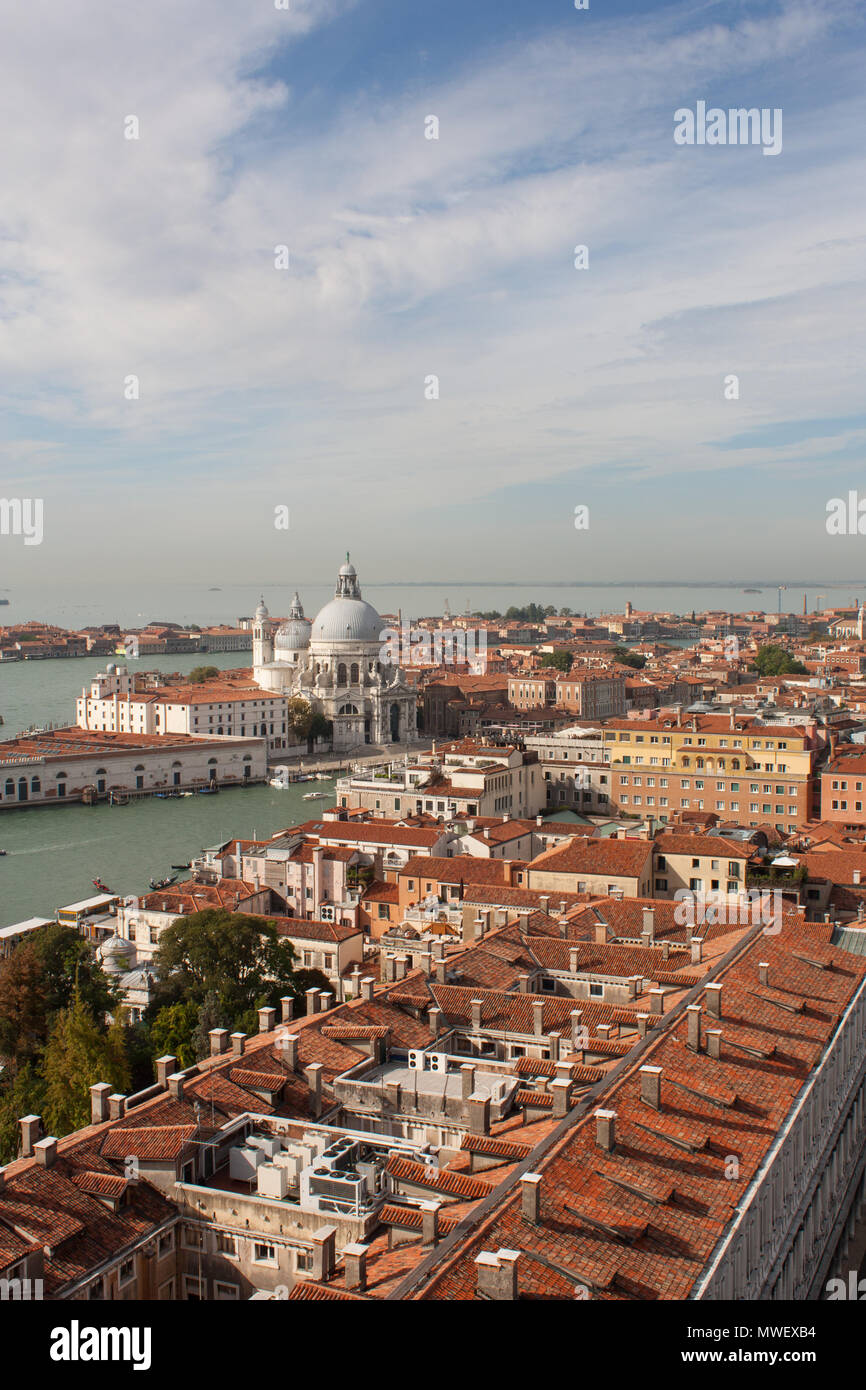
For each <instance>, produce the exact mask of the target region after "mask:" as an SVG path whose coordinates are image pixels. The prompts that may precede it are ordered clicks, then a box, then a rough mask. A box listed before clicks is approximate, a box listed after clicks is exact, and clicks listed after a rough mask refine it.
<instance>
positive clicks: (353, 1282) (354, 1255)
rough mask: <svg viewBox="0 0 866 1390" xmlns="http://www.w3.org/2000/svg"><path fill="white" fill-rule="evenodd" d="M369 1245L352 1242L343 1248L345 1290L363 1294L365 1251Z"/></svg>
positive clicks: (365, 1285)
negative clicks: (355, 1290)
mask: <svg viewBox="0 0 866 1390" xmlns="http://www.w3.org/2000/svg"><path fill="white" fill-rule="evenodd" d="M369 1248H370V1247H369V1245H361V1244H359V1243H355V1242H353V1243H352V1244H351V1245H346V1246H344V1247H343V1269H344V1270H345V1274H346V1288H347V1289H357V1290H358V1292H359V1293H363V1292H364V1290H365V1289H366V1287H367V1251H368V1250H369Z"/></svg>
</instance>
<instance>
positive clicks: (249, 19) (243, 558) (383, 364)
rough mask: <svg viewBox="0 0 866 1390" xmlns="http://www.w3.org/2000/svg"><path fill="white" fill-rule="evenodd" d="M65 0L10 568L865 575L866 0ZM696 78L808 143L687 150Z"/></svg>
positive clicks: (16, 307)
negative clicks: (30, 511)
mask: <svg viewBox="0 0 866 1390" xmlns="http://www.w3.org/2000/svg"><path fill="white" fill-rule="evenodd" d="M47 15H48V12H47V10H46V8H45V6H44V5H43V4H40V3H36V4H34V5H32V6H31V7H28V8H27V9H22V10H19V11H17V12H16V15H15V20H14V23H13V24H11V25H10V32H9V33H8V35H7V42H6V43H5V44H4V51H3V54H2V55H0V76H2V82H0V113H2V115H3V116H5V122H4V128H5V130H6V132H7V135H6V139H5V140H4V144H3V147H2V149H0V172H2V177H3V183H4V189H5V195H6V196H5V203H6V206H7V208H8V209H9V210H10V211H9V215H8V218H7V221H6V224H5V225H4V237H3V240H2V242H0V377H2V382H3V385H2V388H0V399H2V404H3V408H4V409H3V412H2V424H0V480H2V481H0V493H2V495H4V496H11V497H21V498H30V497H39V498H42V499H44V540H43V543H42V544H40V545H34V546H32V547H29V548H28V547H25V546H24V544H23V541H22V539H21V538H20V537H16V536H2V537H0V580H2V581H3V583H4V584H6V585H8V586H9V587H11V588H22V587H26V584H27V583H33V584H39V583H45V584H47V583H54V584H57V585H62V584H64V583H65V581H66V580H67V579H68V577H69V575H70V570H71V568H74V567H77V566H80V565H81V564H82V563H84V562H85V561H86V562H87V563H89V564H90V565H91V566H95V567H100V568H104V571H105V572H106V574H109V573H110V574H111V575H112V576H113V577H115V578H117V577H123V578H125V579H128V580H130V581H147V580H150V579H151V578H152V577H153V576H154V575H155V573H158V574H159V575H160V577H162V578H165V579H166V580H169V581H178V582H186V581H189V580H192V579H194V578H195V577H197V576H198V575H200V574H201V573H203V572H204V573H207V574H211V575H217V576H218V577H217V578H216V579H214V580H212V582H219V577H223V578H224V579H225V581H226V582H258V581H257V580H256V576H257V575H258V574H262V573H264V574H286V575H287V576H292V577H294V576H297V577H298V578H297V579H294V582H300V577H301V576H302V575H304V574H312V573H315V574H320V575H321V576H322V579H323V580H324V579H325V578H326V576H327V574H328V571H329V568H330V562H331V555H332V553H333V551H334V550H337V551H339V550H340V549H345V547H346V545H348V546H350V548H351V549H352V551H353V555H356V556H357V560H358V563H359V569H360V571H361V572H362V573H363V574H364V575H365V576H370V577H369V578H367V579H366V581H365V582H367V583H368V584H369V583H375V582H377V581H378V582H381V581H382V579H384V578H385V577H386V576H388V575H396V576H403V579H402V581H401V580H392V582H407V581H409V580H413V579H414V580H416V581H418V582H425V583H431V582H435V581H437V580H439V578H440V576H441V575H442V574H443V573H445V574H448V573H458V574H462V575H465V578H463V579H458V580H456V581H447V582H449V583H451V582H453V583H455V584H461V585H465V584H467V583H474V582H480V581H481V580H483V579H486V578H487V577H488V576H489V575H491V574H493V575H511V574H513V573H514V571H515V569H517V568H523V567H524V566H526V567H529V565H528V564H527V562H528V561H529V562H531V567H532V568H533V569H536V568H538V569H541V568H542V565H541V564H540V563H539V561H543V569H544V571H545V573H546V575H547V576H548V580H547V581H546V582H551V583H552V582H563V581H567V580H568V579H570V578H572V577H576V578H579V579H582V580H584V581H585V582H594V581H596V580H602V581H603V580H605V579H616V580H620V581H621V582H624V583H632V582H636V580H632V579H631V576H636V579H640V578H642V579H644V580H646V581H653V582H663V581H665V580H668V579H669V578H670V576H671V573H672V572H673V573H682V574H685V575H687V576H688V575H696V576H698V575H699V576H700V579H701V580H702V581H704V580H706V581H714V582H715V581H722V580H725V579H727V578H729V577H730V576H731V574H740V573H742V574H754V573H755V572H758V573H759V574H760V573H762V572H763V573H764V574H766V573H772V572H773V571H776V572H778V573H784V572H786V571H787V570H788V569H789V568H790V566H791V561H792V559H796V560H797V561H798V563H799V562H800V561H801V560H802V558H803V557H808V561H809V567H810V569H811V568H814V569H815V570H820V571H822V572H824V573H826V574H827V575H828V576H830V577H829V578H828V579H826V580H822V581H820V582H822V583H825V584H829V583H831V582H833V577H834V576H835V577H836V582H842V583H845V582H848V581H846V579H845V576H846V574H847V573H850V571H851V570H852V569H856V568H857V566H858V564H859V563H860V556H861V553H862V554H863V559H864V563H866V551H862V552H861V545H862V544H863V542H864V538H863V537H861V536H859V535H856V534H855V535H853V536H852V535H850V534H844V535H829V534H828V533H827V528H826V525H825V522H826V515H827V504H828V502H829V500H830V499H832V498H834V497H841V498H844V497H846V496H847V495H848V494H849V492H850V490H851V489H852V488H855V487H856V486H857V482H858V477H859V476H861V475H862V457H863V444H864V438H866V413H864V411H863V407H862V386H861V382H862V364H863V359H864V356H866V352H864V349H866V339H864V326H863V325H864V321H866V315H864V313H863V307H864V306H863V301H864V294H863V269H862V265H863V254H862V253H863V232H862V228H863V224H864V202H866V191H864V190H866V179H864V178H863V153H862V138H861V135H862V95H861V88H862V68H863V61H864V51H866V20H864V16H863V14H862V12H858V10H857V7H855V6H853V5H841V6H840V5H838V4H831V3H829V0H817V3H804V2H803V0H782V3H778V4H777V3H772V4H770V3H764V0H750V3H748V4H746V3H744V2H743V3H736V2H735V3H733V4H730V3H728V4H725V5H722V4H716V3H710V4H707V5H700V6H697V7H696V6H692V5H688V4H681V3H659V4H655V5H653V6H652V7H651V8H650V9H647V7H646V6H642V5H638V4H635V3H633V2H632V0H615V2H614V0H608V3H605V4H604V5H599V6H593V7H591V8H590V9H589V10H587V11H576V10H574V9H573V8H571V7H569V6H568V5H567V4H563V3H562V0H533V3H532V4H531V5H530V4H528V3H518V0H502V2H501V3H495V4H494V3H493V2H492V0H476V3H475V4H474V5H473V6H471V7H466V6H465V5H462V4H460V3H458V0H441V3H440V4H438V5H436V6H435V7H430V8H425V7H406V5H405V3H403V0H366V2H365V0H328V3H324V4H323V3H316V4H314V3H313V0H293V3H292V6H291V9H290V10H289V11H285V10H276V9H275V7H274V6H273V5H272V4H265V5H262V6H252V7H242V6H238V5H237V4H236V3H232V2H231V0H213V3H212V4H211V5H209V6H208V11H207V22H206V23H204V22H203V21H202V18H201V16H200V13H199V11H198V10H197V9H196V8H195V7H193V8H192V9H190V10H187V9H184V8H183V7H180V8H179V7H177V6H176V5H172V4H169V3H168V0H152V3H151V4H149V5H148V6H146V7H141V8H133V9H132V10H131V11H129V12H128V13H127V12H124V23H123V24H122V25H110V24H105V25H102V24H87V23H82V13H81V12H80V10H79V7H77V6H75V5H71V6H64V7H61V9H60V10H57V9H55V8H54V7H52V9H51V11H50V21H49V20H48V18H47ZM96 69H98V71H99V73H100V80H99V82H98V83H94V82H93V80H92V75H93V72H94V70H96ZM699 102H706V104H707V105H708V106H710V107H713V106H715V105H718V106H719V107H737V106H742V107H755V108H761V109H764V108H767V109H772V110H777V109H778V110H779V111H784V143H783V147H782V148H781V149H780V151H779V152H778V154H777V155H776V157H774V158H770V159H766V158H763V157H762V152H761V150H760V149H757V148H752V147H744V146H740V147H726V148H716V147H711V146H703V147H698V146H681V145H678V144H677V143H676V142H675V140H674V113H675V112H676V110H677V109H678V108H691V107H696V106H697V105H698V103H699ZM432 115H435V117H436V119H437V121H438V131H437V132H436V133H437V134H438V139H429V138H425V137H426V135H427V134H429V133H430V131H429V126H428V120H429V117H430V116H432ZM131 120H134V122H135V125H134V127H133V126H131V125H130V121H131ZM129 134H132V135H133V136H137V138H125V137H126V136H128V135H129ZM37 171H38V177H35V176H34V175H35V173H36V172H37ZM578 246H586V247H587V248H588V264H587V268H586V269H576V268H575V259H576V257H575V248H576V247H578ZM281 247H285V248H286V258H287V260H288V268H287V269H280V268H277V266H278V264H279V252H278V248H281ZM731 374H733V375H736V376H737V378H738V382H739V396H738V398H737V399H726V394H725V382H726V380H727V379H728V378H729V377H730V376H731ZM432 377H436V378H437V379H438V392H439V395H438V399H427V398H426V395H427V394H429V392H428V388H427V386H426V385H425V383H429V381H430V379H431V378H432ZM133 378H135V380H136V386H135V391H136V392H137V399H136V398H133V399H128V398H127V395H128V393H129V391H130V388H129V386H128V383H129V382H130V381H132V379H133ZM578 505H580V506H585V507H588V509H589V527H588V529H585V530H577V529H575V525H574V518H575V508H576V507H577V506H578ZM281 506H282V507H288V508H289V511H290V525H289V529H288V530H278V529H276V527H275V525H274V517H275V509H277V508H278V507H281ZM526 582H527V584H530V585H531V583H532V582H536V583H540V582H545V581H526ZM743 582H745V583H748V582H749V581H748V579H746V580H744V581H743ZM779 582H781V581H779Z"/></svg>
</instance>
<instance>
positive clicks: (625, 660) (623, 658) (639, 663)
mask: <svg viewBox="0 0 866 1390" xmlns="http://www.w3.org/2000/svg"><path fill="white" fill-rule="evenodd" d="M608 650H609V652H610V654H611V656H612V657H613V659H614V661H616V662H617V663H618V664H619V665H620V666H631V667H632V669H633V670H635V671H641V670H643V668H644V666H646V657H645V656H641V655H640V653H639V652H633V651H631V650H630V649H629V648H628V647H622V646H619V645H617V646H615V647H609V648H608Z"/></svg>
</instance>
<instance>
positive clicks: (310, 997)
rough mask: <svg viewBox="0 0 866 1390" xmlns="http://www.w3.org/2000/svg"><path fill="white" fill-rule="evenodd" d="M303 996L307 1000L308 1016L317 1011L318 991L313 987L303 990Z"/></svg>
mask: <svg viewBox="0 0 866 1390" xmlns="http://www.w3.org/2000/svg"><path fill="white" fill-rule="evenodd" d="M305 997H306V1000H307V1017H308V1018H309V1017H310V1016H311V1015H312V1014H315V1013H318V1010H319V991H318V990H317V989H316V988H315V987H313V988H312V989H308V990H305Z"/></svg>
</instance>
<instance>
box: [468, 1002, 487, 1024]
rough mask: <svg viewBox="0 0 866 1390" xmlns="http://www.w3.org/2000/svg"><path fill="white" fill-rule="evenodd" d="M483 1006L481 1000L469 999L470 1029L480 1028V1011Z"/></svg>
mask: <svg viewBox="0 0 866 1390" xmlns="http://www.w3.org/2000/svg"><path fill="white" fill-rule="evenodd" d="M483 1006H484V1000H483V999H470V1001H469V1007H470V1009H471V1010H472V1027H473V1028H480V1027H481V1010H482V1008H483Z"/></svg>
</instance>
